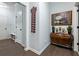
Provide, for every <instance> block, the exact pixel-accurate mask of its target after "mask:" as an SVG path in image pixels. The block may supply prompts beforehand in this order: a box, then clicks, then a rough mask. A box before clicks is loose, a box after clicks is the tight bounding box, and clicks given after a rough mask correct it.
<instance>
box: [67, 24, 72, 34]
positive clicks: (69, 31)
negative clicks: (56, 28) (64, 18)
mask: <svg viewBox="0 0 79 59" xmlns="http://www.w3.org/2000/svg"><path fill="white" fill-rule="evenodd" d="M67 31H68V34H71V33H72V27H71V26H70V25H69V26H68V28H67Z"/></svg>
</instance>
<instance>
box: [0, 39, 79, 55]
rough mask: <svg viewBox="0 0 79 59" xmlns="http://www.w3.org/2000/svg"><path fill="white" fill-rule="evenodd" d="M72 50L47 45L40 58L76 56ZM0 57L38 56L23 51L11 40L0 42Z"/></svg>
mask: <svg viewBox="0 0 79 59" xmlns="http://www.w3.org/2000/svg"><path fill="white" fill-rule="evenodd" d="M77 55H78V54H77V53H76V52H74V51H72V50H69V49H65V48H61V47H57V46H54V45H49V46H48V47H47V48H46V50H45V51H44V52H43V53H42V54H41V55H40V56H77ZM0 56H38V55H37V54H35V53H34V52H32V51H24V48H23V47H22V46H21V45H20V44H18V43H15V42H14V41H13V40H11V39H6V40H0Z"/></svg>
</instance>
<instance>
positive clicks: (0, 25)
mask: <svg viewBox="0 0 79 59" xmlns="http://www.w3.org/2000/svg"><path fill="white" fill-rule="evenodd" d="M7 13H8V12H7V9H5V8H1V7H0V40H2V39H7V38H8V36H9V34H8V29H7V27H8V26H7V21H8V16H7Z"/></svg>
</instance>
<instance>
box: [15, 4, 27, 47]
mask: <svg viewBox="0 0 79 59" xmlns="http://www.w3.org/2000/svg"><path fill="white" fill-rule="evenodd" d="M16 41H17V42H18V43H20V44H21V45H22V46H23V47H24V46H25V45H24V44H23V43H24V42H23V6H22V5H21V4H20V3H16Z"/></svg>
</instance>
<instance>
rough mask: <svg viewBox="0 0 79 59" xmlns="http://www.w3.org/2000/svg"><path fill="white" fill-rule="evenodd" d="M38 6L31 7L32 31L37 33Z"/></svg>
mask: <svg viewBox="0 0 79 59" xmlns="http://www.w3.org/2000/svg"><path fill="white" fill-rule="evenodd" d="M36 10H37V8H36V7H33V8H32V9H31V32H32V33H35V32H36V31H35V30H36Z"/></svg>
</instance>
